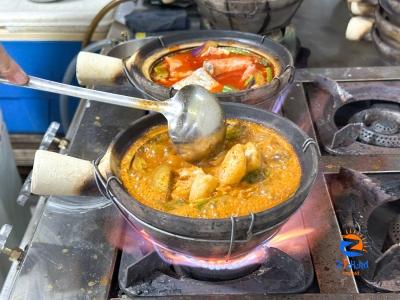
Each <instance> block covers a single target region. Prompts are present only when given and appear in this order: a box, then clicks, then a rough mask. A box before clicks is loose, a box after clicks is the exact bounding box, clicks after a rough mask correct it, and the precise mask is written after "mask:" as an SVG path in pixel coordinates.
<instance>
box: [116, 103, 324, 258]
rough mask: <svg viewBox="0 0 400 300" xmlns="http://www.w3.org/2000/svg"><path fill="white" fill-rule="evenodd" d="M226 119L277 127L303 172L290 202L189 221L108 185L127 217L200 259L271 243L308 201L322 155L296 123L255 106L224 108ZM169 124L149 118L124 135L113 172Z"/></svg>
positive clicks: (159, 240) (235, 253) (156, 239)
mask: <svg viewBox="0 0 400 300" xmlns="http://www.w3.org/2000/svg"><path fill="white" fill-rule="evenodd" d="M222 106H223V109H224V111H225V114H226V117H227V118H239V119H244V120H250V121H253V122H256V123H259V124H262V125H264V126H266V127H269V128H272V129H274V130H276V131H277V132H278V133H280V134H281V135H282V136H283V137H285V138H286V139H287V140H288V141H289V142H290V143H291V144H292V145H293V147H294V149H295V151H296V154H297V155H298V157H299V160H300V162H301V168H302V177H301V183H300V187H299V189H298V190H297V191H296V193H295V194H294V195H293V196H292V197H291V198H290V199H288V200H287V201H285V202H283V203H281V204H279V205H277V206H275V207H273V208H271V209H268V210H266V211H263V212H259V213H255V214H252V215H248V216H244V217H232V218H224V219H199V218H187V217H181V216H176V215H171V214H168V213H164V212H161V211H158V210H155V209H153V208H150V207H148V206H145V205H143V204H142V203H140V202H139V201H137V200H135V199H134V198H133V197H132V196H130V195H129V194H128V193H127V191H126V190H125V189H124V188H123V186H122V185H121V184H120V183H118V182H117V181H116V180H111V181H110V182H109V188H110V191H111V193H112V194H113V195H114V202H115V203H116V204H117V206H118V207H119V208H120V210H121V211H122V213H123V214H124V215H125V216H126V218H127V219H128V220H129V221H130V222H131V223H132V224H133V225H134V226H135V227H137V228H139V230H141V231H143V233H144V234H145V235H147V236H148V237H149V238H151V239H152V240H153V241H154V242H155V243H157V244H158V245H160V246H161V247H167V248H168V249H171V250H174V251H177V252H180V253H185V254H188V255H193V256H198V257H208V258H209V257H220V258H222V257H226V256H227V255H228V254H230V255H231V256H232V257H233V256H239V255H243V254H245V253H248V252H249V251H251V250H252V249H254V248H255V247H256V246H258V245H259V244H260V243H262V242H264V241H266V240H268V239H269V238H271V237H272V236H273V235H274V234H275V233H276V232H277V231H278V229H279V228H280V226H282V224H284V223H285V221H286V220H287V219H288V218H289V217H290V216H291V215H292V214H293V213H294V212H295V211H296V210H297V209H298V208H299V207H300V206H301V204H302V203H303V201H304V199H305V198H306V197H307V195H308V193H309V191H310V189H311V187H312V184H313V182H314V180H315V178H316V175H317V170H318V155H317V151H316V148H315V147H313V145H312V144H313V143H312V139H310V138H309V137H308V136H307V135H306V134H305V133H304V132H303V131H302V130H301V129H300V128H298V127H297V126H296V125H295V124H294V123H292V122H291V121H289V120H287V119H285V118H283V117H281V116H279V115H277V114H274V113H271V112H268V111H265V110H262V109H257V108H255V107H252V106H248V105H243V104H237V103H223V104H222ZM161 123H165V119H164V117H163V116H161V115H160V114H150V115H147V116H145V117H143V118H141V119H139V120H137V121H136V122H134V123H133V124H132V125H131V126H130V127H129V128H127V129H126V130H125V131H123V132H121V133H120V134H119V135H118V136H117V137H116V138H115V139H114V141H113V142H112V144H111V145H110V149H109V150H110V152H111V158H110V166H111V172H112V174H109V175H114V176H116V177H117V178H118V177H119V166H120V162H121V159H122V157H123V155H124V154H125V153H126V151H127V150H128V148H129V147H130V146H131V145H132V143H133V142H134V141H135V140H136V139H137V138H139V137H140V136H141V135H142V134H143V133H144V132H145V131H146V130H148V129H149V128H150V127H152V126H154V125H157V124H161Z"/></svg>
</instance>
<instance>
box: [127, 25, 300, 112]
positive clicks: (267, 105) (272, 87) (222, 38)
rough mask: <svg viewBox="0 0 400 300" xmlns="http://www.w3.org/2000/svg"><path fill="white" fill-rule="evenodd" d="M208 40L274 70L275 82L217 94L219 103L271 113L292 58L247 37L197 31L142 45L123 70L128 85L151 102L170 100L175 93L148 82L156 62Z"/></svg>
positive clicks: (290, 72) (272, 45)
mask: <svg viewBox="0 0 400 300" xmlns="http://www.w3.org/2000/svg"><path fill="white" fill-rule="evenodd" d="M208 40H213V41H217V42H218V43H219V44H220V45H230V46H238V47H241V48H245V49H248V50H250V51H253V52H255V53H257V54H260V55H262V56H265V57H266V58H268V60H269V61H270V62H271V63H272V65H273V68H274V73H275V78H274V79H273V80H272V82H270V83H269V84H266V85H263V86H261V87H259V88H254V89H248V90H244V91H238V92H232V93H219V94H217V97H218V99H219V100H221V101H224V102H239V103H246V104H252V105H256V106H258V107H261V108H264V109H267V110H271V109H272V107H273V106H274V104H275V103H276V101H277V100H278V99H279V96H280V95H281V93H282V92H283V91H284V90H285V89H286V88H288V86H289V85H290V83H291V82H292V81H293V78H294V77H293V76H294V66H293V58H292V56H291V54H290V52H289V51H288V50H287V49H286V48H285V47H284V46H282V45H280V44H278V43H276V42H274V41H272V40H270V39H268V38H265V37H263V36H259V35H255V34H250V33H243V32H236V31H223V30H199V31H186V32H180V33H176V34H170V35H166V36H162V37H160V38H157V39H153V40H151V41H149V42H148V43H145V44H144V45H143V46H142V47H140V48H139V49H138V50H137V51H136V54H135V58H134V60H133V63H132V64H131V65H130V66H127V69H129V70H130V72H129V73H130V77H131V81H132V83H133V84H134V85H135V86H136V87H137V88H138V89H140V90H141V91H142V92H144V93H146V94H147V95H149V96H150V97H152V98H154V99H158V100H164V99H168V98H170V97H171V96H172V95H174V94H175V93H176V90H175V89H173V88H167V87H164V86H162V85H160V84H157V83H155V82H153V81H152V80H151V78H150V72H151V70H152V67H153V66H154V64H155V63H156V62H157V60H158V59H160V58H161V57H163V56H165V55H166V54H168V53H171V52H173V51H177V50H183V49H191V48H193V47H196V46H199V45H201V44H202V43H204V42H205V41H208Z"/></svg>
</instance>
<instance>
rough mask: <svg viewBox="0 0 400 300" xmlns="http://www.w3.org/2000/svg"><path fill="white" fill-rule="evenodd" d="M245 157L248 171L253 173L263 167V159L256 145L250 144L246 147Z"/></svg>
mask: <svg viewBox="0 0 400 300" xmlns="http://www.w3.org/2000/svg"><path fill="white" fill-rule="evenodd" d="M244 155H245V156H246V170H247V172H252V171H255V170H258V169H260V168H261V166H262V157H261V153H260V151H258V149H257V147H256V145H254V144H253V143H252V142H248V143H247V144H245V145H244Z"/></svg>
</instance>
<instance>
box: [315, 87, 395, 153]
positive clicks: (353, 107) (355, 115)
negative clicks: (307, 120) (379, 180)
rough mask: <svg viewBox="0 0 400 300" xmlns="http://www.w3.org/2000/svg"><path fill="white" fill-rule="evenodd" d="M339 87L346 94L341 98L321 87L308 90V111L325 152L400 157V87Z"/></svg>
mask: <svg viewBox="0 0 400 300" xmlns="http://www.w3.org/2000/svg"><path fill="white" fill-rule="evenodd" d="M329 84H331V82H329ZM340 86H341V87H342V88H343V89H344V90H345V94H343V95H342V94H340V96H338V94H337V93H336V95H334V94H331V93H329V92H327V91H325V90H324V89H323V88H321V87H320V86H310V88H309V90H308V91H309V99H310V106H309V107H310V110H311V114H312V117H313V119H314V120H315V125H316V129H317V131H318V134H319V137H320V141H321V143H322V145H323V146H324V149H325V150H326V151H327V152H328V153H331V154H336V155H371V154H391V155H393V154H400V149H399V148H400V98H399V95H400V83H399V82H391V83H389V82H385V83H382V82H352V83H341V84H340ZM333 88H335V87H334V86H332V89H333ZM342 92H343V91H342Z"/></svg>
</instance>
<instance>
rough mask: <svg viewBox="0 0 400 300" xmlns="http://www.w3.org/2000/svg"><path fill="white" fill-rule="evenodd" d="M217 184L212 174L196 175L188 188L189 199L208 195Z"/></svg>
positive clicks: (192, 199)
mask: <svg viewBox="0 0 400 300" xmlns="http://www.w3.org/2000/svg"><path fill="white" fill-rule="evenodd" d="M217 186H218V180H217V178H215V177H214V176H212V175H209V174H199V175H197V176H196V178H195V179H194V181H193V183H192V187H191V189H190V194H189V201H194V200H198V199H202V198H206V197H209V196H210V195H211V194H212V193H213V192H214V191H215V189H216V188H217Z"/></svg>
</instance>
